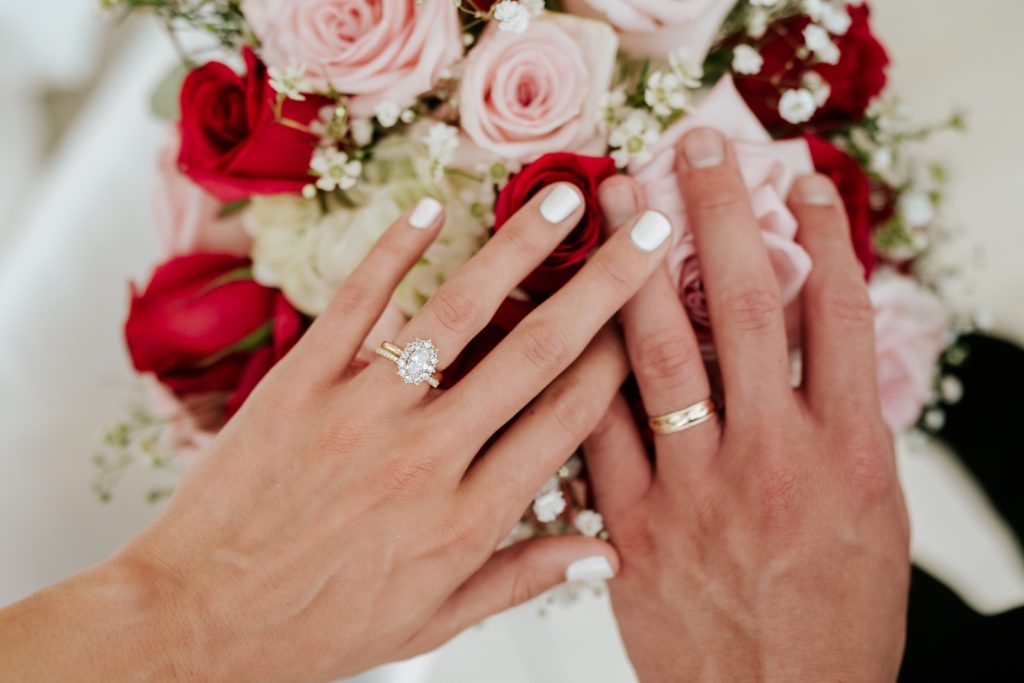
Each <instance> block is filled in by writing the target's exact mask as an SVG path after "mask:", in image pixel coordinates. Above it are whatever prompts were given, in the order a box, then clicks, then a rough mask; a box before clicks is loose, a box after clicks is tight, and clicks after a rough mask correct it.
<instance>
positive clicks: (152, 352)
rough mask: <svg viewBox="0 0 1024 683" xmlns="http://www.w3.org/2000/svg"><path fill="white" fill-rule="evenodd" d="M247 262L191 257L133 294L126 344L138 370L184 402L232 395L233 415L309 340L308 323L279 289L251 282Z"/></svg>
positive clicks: (210, 256) (163, 269)
mask: <svg viewBox="0 0 1024 683" xmlns="http://www.w3.org/2000/svg"><path fill="white" fill-rule="evenodd" d="M250 267H251V263H250V262H249V260H248V259H244V258H239V257H237V256H231V255H228V254H191V255H188V256H181V257H178V258H174V259H171V260H170V261H167V262H166V263H164V264H162V265H160V266H159V267H157V269H156V271H155V272H154V273H153V277H152V279H151V280H150V282H149V285H148V286H147V287H146V289H145V291H144V292H141V293H140V292H139V291H137V290H135V288H134V287H133V292H132V306H131V311H130V313H129V315H128V321H127V322H126V323H125V338H126V340H127V343H128V350H129V353H130V354H131V357H132V362H133V364H134V365H135V369H136V370H138V371H139V372H151V373H153V374H155V375H156V377H157V379H158V380H160V382H161V383H163V384H164V385H166V386H167V387H168V388H169V389H171V390H172V391H173V392H174V393H175V394H177V395H178V396H189V395H194V394H201V393H209V392H227V393H230V394H231V396H230V398H229V400H228V413H229V414H231V413H233V412H234V411H235V410H237V409H238V407H239V406H241V404H242V402H243V401H244V400H245V398H246V397H247V396H248V395H249V393H250V392H251V391H252V389H253V388H254V387H255V386H256V384H257V383H258V382H259V380H260V379H262V377H263V375H265V374H266V373H267V371H268V370H270V368H271V367H272V366H273V365H274V363H276V362H277V361H278V360H280V359H281V358H283V357H284V355H285V354H286V353H287V352H288V351H289V350H290V349H291V347H292V346H293V345H294V344H295V342H296V341H297V340H298V338H299V336H301V334H302V318H301V317H300V316H299V314H298V312H297V311H296V310H295V309H294V308H292V306H291V305H290V304H289V303H288V302H287V301H286V300H285V298H284V296H283V295H282V294H281V293H280V292H279V291H278V290H276V289H270V288H268V287H264V286H262V285H260V284H258V283H257V282H256V281H255V280H253V279H252V274H251V271H250Z"/></svg>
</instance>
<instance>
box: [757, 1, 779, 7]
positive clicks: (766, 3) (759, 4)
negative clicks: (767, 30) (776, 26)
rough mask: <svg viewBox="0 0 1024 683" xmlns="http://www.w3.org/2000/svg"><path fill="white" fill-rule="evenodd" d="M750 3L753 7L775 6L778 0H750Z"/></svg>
mask: <svg viewBox="0 0 1024 683" xmlns="http://www.w3.org/2000/svg"><path fill="white" fill-rule="evenodd" d="M750 4H751V5H753V6H754V7H775V5H777V4H779V0H750Z"/></svg>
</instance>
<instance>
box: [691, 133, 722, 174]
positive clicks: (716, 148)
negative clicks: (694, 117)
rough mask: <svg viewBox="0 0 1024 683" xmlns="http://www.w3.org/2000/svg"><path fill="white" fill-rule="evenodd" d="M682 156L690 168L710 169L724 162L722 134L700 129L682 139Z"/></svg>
mask: <svg viewBox="0 0 1024 683" xmlns="http://www.w3.org/2000/svg"><path fill="white" fill-rule="evenodd" d="M683 154H684V155H685V157H686V162H687V163H688V164H689V165H690V167H691V168H712V167H714V166H718V165H719V164H721V163H722V162H723V161H725V143H724V142H723V141H722V134H721V133H719V132H718V131H714V130H711V129H709V128H700V129H698V130H695V131H693V132H692V133H690V134H689V135H687V136H686V137H684V138H683Z"/></svg>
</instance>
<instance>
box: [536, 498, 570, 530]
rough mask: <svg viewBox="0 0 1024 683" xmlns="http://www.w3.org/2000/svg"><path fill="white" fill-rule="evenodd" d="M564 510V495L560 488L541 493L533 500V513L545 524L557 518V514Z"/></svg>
mask: <svg viewBox="0 0 1024 683" xmlns="http://www.w3.org/2000/svg"><path fill="white" fill-rule="evenodd" d="M564 511H565V496H563V495H562V492H561V490H556V491H549V492H547V493H541V494H540V495H539V496H537V498H536V499H534V501H533V514H535V515H537V520H538V521H540V522H542V523H544V524H547V523H548V522H553V521H555V520H556V519H558V516H559V515H560V514H562V513H563V512H564Z"/></svg>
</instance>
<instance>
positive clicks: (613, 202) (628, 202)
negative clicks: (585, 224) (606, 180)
mask: <svg viewBox="0 0 1024 683" xmlns="http://www.w3.org/2000/svg"><path fill="white" fill-rule="evenodd" d="M638 208H639V207H638V206H637V205H636V195H635V194H633V188H632V187H631V186H630V185H629V183H625V182H617V183H611V184H609V185H608V186H606V187H605V188H604V191H603V192H602V193H601V210H602V211H604V217H605V220H606V221H607V222H608V227H609V228H611V229H612V230H614V229H616V228H619V227H621V226H622V224H623V223H625V222H626V221H628V220H629V219H630V218H632V217H633V214H635V213H636V212H637V209H638Z"/></svg>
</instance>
